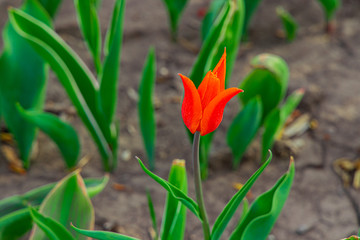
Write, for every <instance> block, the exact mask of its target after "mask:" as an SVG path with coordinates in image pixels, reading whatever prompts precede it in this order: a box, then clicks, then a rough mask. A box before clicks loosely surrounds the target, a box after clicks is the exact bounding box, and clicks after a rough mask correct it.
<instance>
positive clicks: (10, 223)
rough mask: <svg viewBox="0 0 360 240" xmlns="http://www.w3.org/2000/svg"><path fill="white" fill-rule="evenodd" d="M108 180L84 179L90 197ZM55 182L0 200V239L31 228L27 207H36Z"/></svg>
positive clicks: (21, 233)
mask: <svg viewBox="0 0 360 240" xmlns="http://www.w3.org/2000/svg"><path fill="white" fill-rule="evenodd" d="M108 180H109V177H108V176H105V177H103V178H99V179H97V178H90V179H85V186H86V190H87V193H88V195H89V196H90V197H94V196H95V195H97V194H98V193H100V192H101V191H102V190H103V189H104V187H105V186H106V184H107V182H108ZM54 186H55V183H51V184H48V185H44V186H41V187H38V188H36V189H33V190H31V191H29V192H27V193H25V194H23V195H15V196H12V197H8V198H5V199H2V200H1V201H0V239H4V240H15V239H18V238H19V237H20V236H22V235H24V234H25V233H26V232H28V231H29V230H30V229H31V228H32V225H33V224H32V218H31V216H30V212H29V209H28V207H29V206H33V207H36V208H38V207H39V205H40V204H41V203H42V201H43V200H44V198H45V197H46V195H48V193H49V192H50V191H51V189H53V188H54Z"/></svg>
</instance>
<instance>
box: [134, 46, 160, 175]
mask: <svg viewBox="0 0 360 240" xmlns="http://www.w3.org/2000/svg"><path fill="white" fill-rule="evenodd" d="M155 80H156V59H155V52H154V49H153V48H151V49H150V50H149V54H148V56H147V59H146V62H145V64H144V68H143V72H142V78H141V82H140V87H139V103H138V111H139V121H140V129H141V134H142V137H143V141H144V145H145V150H146V153H147V157H148V159H149V166H150V169H152V170H153V169H154V168H155V138H156V122H155V110H154V103H153V92H154V85H155Z"/></svg>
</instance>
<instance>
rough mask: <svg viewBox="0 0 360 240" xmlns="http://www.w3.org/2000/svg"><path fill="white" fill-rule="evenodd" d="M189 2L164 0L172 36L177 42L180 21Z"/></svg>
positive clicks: (184, 0) (185, 0)
mask: <svg viewBox="0 0 360 240" xmlns="http://www.w3.org/2000/svg"><path fill="white" fill-rule="evenodd" d="M187 1H188V0H163V2H164V4H165V6H166V8H167V12H168V16H169V22H170V31H171V36H172V38H173V39H174V40H175V39H176V38H177V33H178V25H179V20H180V18H181V15H182V12H183V11H184V9H185V6H186V4H187Z"/></svg>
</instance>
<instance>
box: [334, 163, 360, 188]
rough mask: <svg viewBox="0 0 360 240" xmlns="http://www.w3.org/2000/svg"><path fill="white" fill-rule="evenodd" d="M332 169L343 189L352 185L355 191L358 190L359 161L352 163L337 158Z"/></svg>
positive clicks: (359, 185)
mask: <svg viewBox="0 0 360 240" xmlns="http://www.w3.org/2000/svg"><path fill="white" fill-rule="evenodd" d="M333 167H334V171H335V172H336V173H337V174H338V175H339V176H340V177H341V179H342V181H343V184H344V186H345V187H350V186H351V184H352V186H353V187H354V188H355V189H360V159H357V160H356V161H352V160H350V159H347V158H339V159H336V160H335V161H334V163H333Z"/></svg>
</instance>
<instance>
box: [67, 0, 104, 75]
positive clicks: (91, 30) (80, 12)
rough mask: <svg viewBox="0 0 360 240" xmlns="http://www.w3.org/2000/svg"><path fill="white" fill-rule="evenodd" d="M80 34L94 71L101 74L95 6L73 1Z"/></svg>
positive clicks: (89, 3) (88, 2)
mask: <svg viewBox="0 0 360 240" xmlns="http://www.w3.org/2000/svg"><path fill="white" fill-rule="evenodd" d="M74 4H75V8H76V12H77V17H78V22H79V26H80V29H81V33H82V35H83V36H84V39H85V41H86V43H87V46H88V48H89V50H90V52H91V54H92V56H93V60H94V65H95V68H96V71H97V72H98V73H99V72H101V59H100V57H101V31H100V24H99V18H98V16H97V12H96V4H95V2H94V1H89V0H85V1H84V0H74Z"/></svg>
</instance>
